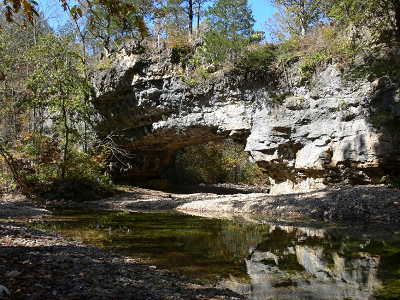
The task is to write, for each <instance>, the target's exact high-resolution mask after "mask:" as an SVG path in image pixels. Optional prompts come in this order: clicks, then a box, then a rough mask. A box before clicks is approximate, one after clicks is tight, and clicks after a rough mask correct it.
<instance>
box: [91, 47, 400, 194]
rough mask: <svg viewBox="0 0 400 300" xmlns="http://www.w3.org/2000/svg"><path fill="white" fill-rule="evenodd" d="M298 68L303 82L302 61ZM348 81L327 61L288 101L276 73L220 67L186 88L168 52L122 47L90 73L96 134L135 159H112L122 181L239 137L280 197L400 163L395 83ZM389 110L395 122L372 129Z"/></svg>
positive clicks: (368, 178)
mask: <svg viewBox="0 0 400 300" xmlns="http://www.w3.org/2000/svg"><path fill="white" fill-rule="evenodd" d="M291 72H292V77H293V78H296V74H297V69H296V65H294V66H293V67H292V69H291ZM342 75H343V74H342V73H341V72H340V71H339V70H338V68H336V66H335V65H329V66H327V67H326V69H325V70H323V71H321V72H319V73H318V74H316V75H315V77H314V78H313V85H312V86H310V85H304V84H302V83H301V81H300V80H298V81H296V80H295V79H294V81H293V84H294V87H292V94H291V95H288V94H287V87H286V85H285V82H284V81H283V80H281V79H280V78H281V77H280V76H279V73H278V72H276V71H275V72H272V71H270V70H269V71H267V70H257V71H254V70H253V71H251V72H250V71H244V70H236V71H230V72H229V73H224V72H223V71H218V72H215V73H214V74H213V75H212V76H213V79H210V80H208V81H207V82H205V81H199V82H197V83H193V82H191V84H189V83H187V82H185V80H183V79H182V78H184V77H185V76H187V74H186V71H184V70H183V69H182V68H181V65H179V64H178V65H177V64H173V63H171V62H170V60H169V59H168V56H165V57H163V58H162V59H160V58H159V57H145V56H144V55H140V54H134V53H132V52H129V51H127V50H126V48H124V47H122V48H121V49H120V50H119V51H118V53H116V57H115V59H114V60H113V61H112V63H111V66H110V68H107V69H103V70H97V71H96V72H94V75H93V86H94V90H95V95H96V97H95V99H94V100H93V104H94V106H95V108H96V109H97V110H98V113H99V118H98V120H97V127H96V130H97V133H98V135H99V136H100V137H103V138H104V137H106V136H112V137H113V142H114V143H115V144H116V145H118V147H120V148H121V149H123V150H124V151H126V153H129V155H128V156H126V157H125V159H124V164H121V163H119V162H118V160H116V161H114V175H115V176H116V177H119V178H123V179H125V181H129V180H131V181H138V180H147V179H150V178H155V177H157V176H160V175H161V174H162V172H163V171H164V170H165V168H166V167H167V166H168V164H169V162H170V159H171V157H172V155H173V153H174V152H175V151H176V150H178V149H180V148H183V147H186V146H189V145H193V144H196V143H201V142H205V141H212V140H213V141H215V140H221V139H225V138H228V137H232V138H234V139H239V140H241V141H243V142H244V143H245V144H246V149H245V150H246V151H248V152H249V153H250V155H251V157H252V159H254V160H255V161H256V162H257V163H258V164H260V165H261V166H263V167H264V168H266V169H267V171H268V172H269V174H270V177H271V180H272V182H273V183H275V184H276V186H277V188H276V192H280V191H288V189H289V190H293V188H295V189H300V190H303V191H305V190H308V189H312V188H316V187H322V186H324V185H326V184H329V183H338V182H341V183H343V182H344V183H373V182H377V181H379V179H380V178H381V176H382V175H383V174H386V173H387V172H389V171H391V170H394V169H395V168H397V169H399V165H400V155H399V153H400V150H399V149H400V147H399V146H400V131H399V130H389V128H388V126H386V125H387V124H389V123H390V122H392V123H393V122H398V120H399V119H400V117H399V116H400V105H399V103H400V99H399V94H400V93H399V86H398V85H396V84H395V83H394V82H393V81H392V79H391V78H389V77H382V78H377V79H376V80H374V81H368V80H366V79H359V80H357V81H355V82H351V83H349V82H346V81H345V80H344V79H343V76H342ZM282 77H283V76H282ZM280 95H285V97H279V96H280ZM382 112H387V115H386V117H385V118H386V119H387V120H386V121H388V122H386V123H385V122H383V123H382V122H381V123H380V124H377V123H376V122H375V123H374V118H379V116H380V115H381V114H382ZM389 121H390V122H389ZM399 124H400V122H399ZM127 157H129V158H128V159H127ZM278 184H280V185H278ZM278 186H281V187H283V188H282V189H280V188H279V187H278Z"/></svg>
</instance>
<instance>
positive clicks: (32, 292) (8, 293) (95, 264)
mask: <svg viewBox="0 0 400 300" xmlns="http://www.w3.org/2000/svg"><path fill="white" fill-rule="evenodd" d="M0 260H1V261H2V263H1V264H0V299H68V300H70V299H96V300H97V299H242V298H241V297H240V296H238V295H237V294H235V293H233V292H232V291H229V290H226V289H221V288H217V287H216V286H214V285H212V284H205V283H200V282H193V281H189V280H188V279H186V278H185V277H183V276H177V275H174V274H170V273H169V272H168V271H166V270H157V268H156V267H155V266H149V265H143V264H139V263H137V262H135V260H134V259H131V258H127V257H122V256H119V255H116V254H114V253H112V252H110V251H103V250H100V249H99V248H97V247H91V246H87V245H84V244H82V243H79V242H76V241H73V240H69V239H66V238H63V237H59V236H57V235H56V234H52V233H48V232H44V231H41V230H35V229H32V228H28V227H25V226H22V225H17V224H13V223H9V222H8V223H7V222H1V223H0Z"/></svg>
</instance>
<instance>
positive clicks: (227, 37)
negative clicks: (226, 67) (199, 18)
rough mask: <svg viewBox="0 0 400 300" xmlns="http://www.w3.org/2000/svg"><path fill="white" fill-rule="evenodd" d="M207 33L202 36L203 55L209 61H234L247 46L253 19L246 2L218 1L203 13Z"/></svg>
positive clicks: (235, 0) (245, 0) (251, 31)
mask: <svg viewBox="0 0 400 300" xmlns="http://www.w3.org/2000/svg"><path fill="white" fill-rule="evenodd" d="M206 16H207V25H208V28H209V29H208V31H207V32H206V33H205V47H204V48H205V49H204V51H203V54H204V55H205V57H206V59H207V60H208V61H210V62H215V63H220V62H222V61H224V60H225V59H226V58H228V59H229V60H233V61H235V60H237V59H238V57H239V54H240V52H241V50H242V49H243V48H244V47H245V46H246V45H248V44H249V42H250V39H251V34H252V33H253V26H254V23H255V20H254V18H253V16H252V11H251V8H250V6H249V5H248V3H247V0H233V1H229V0H218V1H216V2H215V3H214V5H213V6H211V7H209V8H208V10H207V13H206Z"/></svg>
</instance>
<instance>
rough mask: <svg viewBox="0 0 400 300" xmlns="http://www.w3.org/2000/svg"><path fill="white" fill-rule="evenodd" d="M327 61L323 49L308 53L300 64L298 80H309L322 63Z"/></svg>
mask: <svg viewBox="0 0 400 300" xmlns="http://www.w3.org/2000/svg"><path fill="white" fill-rule="evenodd" d="M327 59H328V55H327V53H326V51H325V50H324V49H321V50H319V51H315V52H313V53H310V55H309V56H307V57H304V58H303V59H302V61H301V63H300V67H299V76H300V78H309V77H310V76H311V75H312V74H313V73H314V72H315V71H316V69H317V67H318V66H320V65H321V64H322V63H323V62H324V61H326V60H327Z"/></svg>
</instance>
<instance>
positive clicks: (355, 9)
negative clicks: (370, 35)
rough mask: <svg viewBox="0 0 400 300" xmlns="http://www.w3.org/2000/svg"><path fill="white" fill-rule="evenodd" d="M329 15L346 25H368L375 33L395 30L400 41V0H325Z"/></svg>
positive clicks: (395, 35) (356, 26)
mask: <svg viewBox="0 0 400 300" xmlns="http://www.w3.org/2000/svg"><path fill="white" fill-rule="evenodd" d="M324 3H325V9H326V11H327V15H328V16H329V17H330V18H332V19H333V20H335V21H336V22H339V23H340V24H341V25H342V26H344V27H352V28H359V27H361V26H366V27H369V28H370V29H371V31H372V32H374V33H375V34H382V33H384V32H385V31H386V32H393V33H394V37H395V38H396V39H397V41H400V1H399V0H325V2H324Z"/></svg>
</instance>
